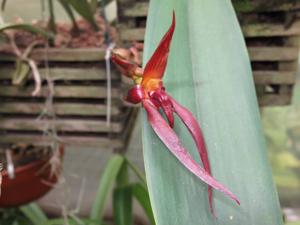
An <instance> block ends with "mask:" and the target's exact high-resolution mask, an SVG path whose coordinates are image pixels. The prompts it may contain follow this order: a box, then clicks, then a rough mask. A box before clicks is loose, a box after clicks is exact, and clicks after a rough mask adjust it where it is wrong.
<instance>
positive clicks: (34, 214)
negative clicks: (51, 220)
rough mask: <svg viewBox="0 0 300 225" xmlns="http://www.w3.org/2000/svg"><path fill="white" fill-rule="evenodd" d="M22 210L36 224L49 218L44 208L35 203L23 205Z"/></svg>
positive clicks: (38, 224)
mask: <svg viewBox="0 0 300 225" xmlns="http://www.w3.org/2000/svg"><path fill="white" fill-rule="evenodd" d="M20 210H21V212H22V213H24V215H25V216H26V217H27V218H28V219H29V220H30V221H31V222H32V224H34V225H40V224H43V223H45V222H46V221H47V220H48V218H47V216H46V215H45V213H44V212H43V211H42V209H40V208H39V206H38V205H36V204H35V203H30V204H28V205H24V206H21V207H20Z"/></svg>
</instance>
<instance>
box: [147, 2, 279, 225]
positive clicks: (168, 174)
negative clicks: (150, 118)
mask: <svg viewBox="0 0 300 225" xmlns="http://www.w3.org/2000/svg"><path fill="white" fill-rule="evenodd" d="M173 9H175V12H176V19H177V21H176V23H177V24H176V29H175V33H174V38H173V42H172V46H171V51H170V56H169V61H168V65H167V71H166V74H165V76H164V81H165V86H166V90H167V92H169V93H170V94H171V95H172V96H173V97H174V98H175V99H176V100H177V101H178V102H179V103H181V104H182V105H184V106H186V107H187V108H188V109H190V110H191V111H192V112H193V114H194V115H195V116H196V118H197V119H198V121H199V123H200V125H201V127H202V129H203V133H204V137H205V140H206V145H207V149H208V153H209V158H210V162H211V167H212V174H213V176H214V177H215V178H216V179H218V180H219V181H220V182H221V183H223V184H224V185H226V186H227V187H228V188H229V189H230V190H231V191H232V192H233V193H235V194H236V195H237V196H238V197H239V199H240V201H241V205H240V206H238V205H237V204H235V202H233V201H231V200H230V199H228V198H227V197H225V196H224V195H222V194H221V193H219V192H217V191H214V207H215V209H216V214H217V217H218V219H213V217H212V215H211V214H210V212H209V205H208V197H207V186H206V185H205V184H204V183H203V182H201V181H200V180H199V179H197V178H196V177H195V176H194V175H192V174H191V173H190V172H189V171H188V170H186V169H185V168H184V167H183V166H182V165H181V164H180V163H179V162H178V161H177V160H176V159H175V157H174V156H173V155H172V154H171V153H170V152H169V151H168V150H167V149H166V147H165V146H164V145H163V143H162V142H161V141H160V140H159V139H158V137H157V136H156V135H155V134H154V132H153V130H152V129H151V127H150V126H149V124H148V122H147V117H146V114H145V112H143V151H144V160H145V169H146V177H147V182H148V188H149V194H150V199H151V204H152V207H153V212H154V216H155V219H156V224H157V225H165V224H172V225H182V224H184V225H195V224H197V225H198V224H203V225H211V224H223V225H224V224H231V225H240V224H243V225H263V224H272V225H278V224H282V218H281V213H280V208H279V203H278V197H277V193H276V191H275V188H274V184H273V181H272V174H271V170H270V166H269V163H268V160H267V154H266V148H265V142H264V137H263V134H262V129H261V122H260V116H259V110H258V105H257V100H256V96H255V90H254V83H253V77H252V74H251V68H250V62H249V58H248V54H247V50H246V46H245V43H244V41H243V36H242V33H241V30H240V27H239V24H238V21H237V18H236V16H235V15H234V10H233V7H232V5H231V2H230V1H220V0H188V1H186V0H164V1H161V0H152V1H151V2H150V8H149V15H148V18H147V29H146V38H145V51H144V62H147V60H148V59H149V58H150V56H151V54H152V52H153V51H154V49H155V48H156V46H157V44H158V42H159V41H160V39H161V37H162V36H163V34H164V33H165V32H166V31H167V29H168V27H169V25H170V24H171V17H172V11H173ZM174 130H175V132H176V133H177V134H178V135H179V137H180V139H181V140H182V143H183V145H184V146H185V147H186V149H187V150H188V151H189V152H191V154H192V155H193V157H194V158H195V159H197V161H198V162H199V163H200V161H199V156H198V154H197V150H196V147H195V145H194V143H193V140H192V138H191V136H190V135H189V133H188V131H187V129H186V128H185V127H184V125H183V124H182V123H181V121H180V120H179V119H178V118H176V120H175V127H174Z"/></svg>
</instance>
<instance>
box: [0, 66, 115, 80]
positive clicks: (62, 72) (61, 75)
mask: <svg viewBox="0 0 300 225" xmlns="http://www.w3.org/2000/svg"><path fill="white" fill-rule="evenodd" d="M96 65H97V64H96ZM14 70H15V68H13V67H6V66H2V67H1V68H0V80H7V79H11V77H12V73H13V71H14ZM39 72H40V75H41V77H42V79H44V80H45V79H46V74H47V72H48V71H47V69H45V68H39ZM111 75H112V79H113V80H115V79H117V78H118V77H120V75H119V74H118V72H117V71H114V70H113V71H112V74H111ZM49 76H50V77H51V79H53V80H83V81H84V80H106V70H105V68H104V67H103V68H101V67H97V66H95V67H93V66H92V67H89V68H70V67H51V68H49ZM28 79H31V80H32V77H31V76H30V77H29V78H28Z"/></svg>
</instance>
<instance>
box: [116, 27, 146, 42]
mask: <svg viewBox="0 0 300 225" xmlns="http://www.w3.org/2000/svg"><path fill="white" fill-rule="evenodd" d="M145 31H146V29H145V28H130V29H128V28H123V29H122V28H120V29H119V34H120V39H121V40H122V41H143V40H144V36H145Z"/></svg>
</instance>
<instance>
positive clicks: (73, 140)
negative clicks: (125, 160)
mask: <svg viewBox="0 0 300 225" xmlns="http://www.w3.org/2000/svg"><path fill="white" fill-rule="evenodd" d="M59 140H60V141H61V142H62V143H65V144H67V145H69V146H72V145H73V146H92V147H101V148H105V149H107V148H109V149H111V148H118V149H119V148H122V147H123V141H122V140H120V139H116V138H114V139H110V138H108V137H99V136H94V137H84V136H59ZM52 142H53V141H52ZM52 142H51V140H50V139H49V138H47V137H43V136H42V135H28V134H22V135H21V134H1V135H0V143H28V144H32V143H34V144H35V145H49V144H50V143H52Z"/></svg>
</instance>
